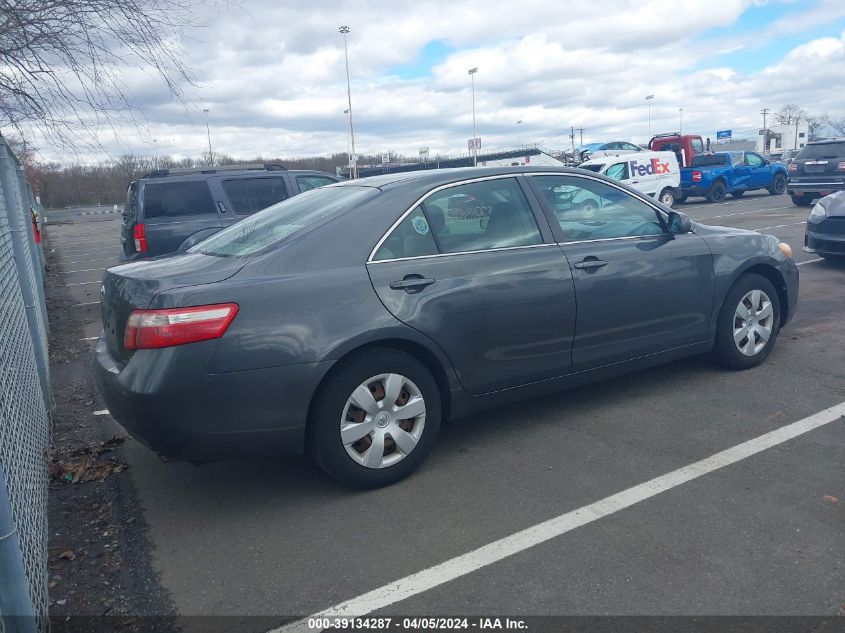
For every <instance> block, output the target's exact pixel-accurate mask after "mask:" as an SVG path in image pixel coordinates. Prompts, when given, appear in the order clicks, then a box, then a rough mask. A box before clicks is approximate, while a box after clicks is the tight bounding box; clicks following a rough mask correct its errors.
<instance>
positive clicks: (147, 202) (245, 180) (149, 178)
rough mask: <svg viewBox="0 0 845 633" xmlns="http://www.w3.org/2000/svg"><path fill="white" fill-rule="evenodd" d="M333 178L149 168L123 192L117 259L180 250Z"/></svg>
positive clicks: (274, 168)
mask: <svg viewBox="0 0 845 633" xmlns="http://www.w3.org/2000/svg"><path fill="white" fill-rule="evenodd" d="M338 180H339V179H338V178H337V177H335V176H333V175H331V174H327V173H325V172H322V171H300V170H287V169H285V168H284V167H283V166H281V165H271V164H247V165H227V166H221V167H201V168H196V169H161V170H158V171H154V172H151V173H149V174H147V175H146V176H144V177H143V178H141V179H139V180H137V181H133V182H132V183H130V185H129V189H128V191H127V193H126V206H125V207H124V211H123V226H122V227H121V242H122V244H123V253H122V254H121V259H122V260H123V261H127V260H135V259H142V258H149V257H155V256H157V255H164V254H167V253H173V252H176V251H184V250H185V249H187V248H188V247H190V246H193V245H194V244H196V243H197V242H200V241H202V240H204V239H205V238H207V237H208V236H210V235H213V234H214V233H216V232H217V231H219V230H220V229H222V228H223V227H226V226H229V225H231V224H234V223H236V222H238V221H240V220H242V219H243V218H245V217H247V216H248V215H250V214H252V213H255V212H256V211H260V210H261V209H264V208H266V207H269V206H271V205H274V204H276V203H277V202H281V201H282V200H285V199H287V198H290V197H291V196H295V195H297V194H299V193H302V192H303V191H308V190H309V189H313V188H314V187H320V186H322V185H326V184H331V183H335V182H337V181H338Z"/></svg>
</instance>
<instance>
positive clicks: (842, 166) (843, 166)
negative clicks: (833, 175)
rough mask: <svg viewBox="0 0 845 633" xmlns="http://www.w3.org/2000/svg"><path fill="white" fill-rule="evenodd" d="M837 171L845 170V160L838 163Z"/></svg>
mask: <svg viewBox="0 0 845 633" xmlns="http://www.w3.org/2000/svg"><path fill="white" fill-rule="evenodd" d="M836 171H845V160H843V161H840V162H839V164H838V165H836Z"/></svg>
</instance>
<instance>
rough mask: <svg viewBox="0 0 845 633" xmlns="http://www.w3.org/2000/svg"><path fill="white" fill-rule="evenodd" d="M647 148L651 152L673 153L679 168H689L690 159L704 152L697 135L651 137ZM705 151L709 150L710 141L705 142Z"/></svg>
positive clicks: (702, 142)
mask: <svg viewBox="0 0 845 633" xmlns="http://www.w3.org/2000/svg"><path fill="white" fill-rule="evenodd" d="M648 147H649V149H650V150H651V151H653V152H674V153H675V156H676V157H677V159H678V164H679V165H680V166H681V167H689V166H690V165H691V164H692V159H693V158H695V157H696V156H697V155H698V154H701V153H703V152H704V151H705V148H704V141H702V140H701V137H700V136H698V135H697V134H681V133H680V132H670V133H669V134H657V135H656V136H652V137H651V140H650V141H649V142H648ZM707 149H708V150H709V149H710V140H709V139H708V141H707Z"/></svg>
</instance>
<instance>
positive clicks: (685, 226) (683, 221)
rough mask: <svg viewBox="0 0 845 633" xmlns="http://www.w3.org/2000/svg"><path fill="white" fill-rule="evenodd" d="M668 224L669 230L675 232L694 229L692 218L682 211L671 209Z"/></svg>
mask: <svg viewBox="0 0 845 633" xmlns="http://www.w3.org/2000/svg"><path fill="white" fill-rule="evenodd" d="M667 224H668V225H669V232H670V233H673V234H681V233H689V232H690V231H692V220H690V219H689V216H688V215H687V214H686V213H681V212H680V211H670V212H669V219H668V222H667Z"/></svg>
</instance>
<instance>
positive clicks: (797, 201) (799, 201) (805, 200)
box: [789, 194, 813, 207]
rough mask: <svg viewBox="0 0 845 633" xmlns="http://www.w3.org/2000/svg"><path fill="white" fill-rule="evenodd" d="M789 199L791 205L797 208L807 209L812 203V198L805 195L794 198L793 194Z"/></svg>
mask: <svg viewBox="0 0 845 633" xmlns="http://www.w3.org/2000/svg"><path fill="white" fill-rule="evenodd" d="M789 197H790V198H792V204H794V205H795V206H797V207H809V206H810V203H811V202H812V201H813V198H812V197H811V196H808V195H806V194H805V195H803V196H796V195H794V194H791V195H790V196H789Z"/></svg>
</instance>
